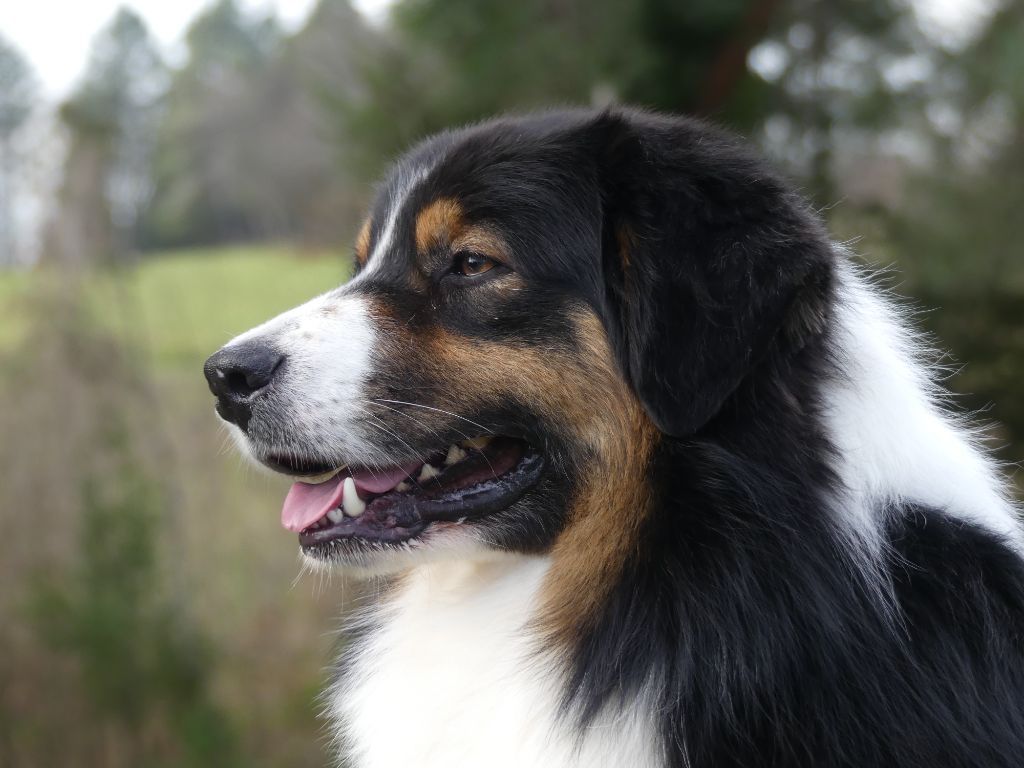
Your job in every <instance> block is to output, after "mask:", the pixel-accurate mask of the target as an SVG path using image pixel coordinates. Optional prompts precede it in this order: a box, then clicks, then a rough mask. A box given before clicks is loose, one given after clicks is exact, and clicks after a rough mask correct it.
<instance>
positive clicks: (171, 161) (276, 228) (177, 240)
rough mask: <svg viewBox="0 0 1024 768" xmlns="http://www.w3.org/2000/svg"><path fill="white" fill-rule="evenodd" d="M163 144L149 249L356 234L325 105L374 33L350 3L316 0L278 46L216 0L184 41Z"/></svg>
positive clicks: (345, 82)
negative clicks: (300, 27) (185, 45)
mask: <svg viewBox="0 0 1024 768" xmlns="http://www.w3.org/2000/svg"><path fill="white" fill-rule="evenodd" d="M187 42H188V51H189V57H188V60H187V62H186V64H185V66H184V67H183V68H182V69H181V70H180V71H179V72H178V73H176V75H175V77H174V80H173V83H172V86H171V91H170V97H169V104H168V113H167V117H166V120H165V121H164V123H163V125H162V126H161V130H160V134H159V136H160V138H159V151H158V164H157V188H156V197H155V201H154V207H153V209H152V215H151V217H150V219H149V221H148V230H147V242H148V244H150V245H154V246H155V245H180V244H189V243H208V242H221V241H229V240H239V239H241V240H252V239H263V240H266V239H286V238H303V239H314V240H328V241H331V240H336V239H338V238H339V237H341V236H343V235H344V236H347V235H348V234H350V231H351V229H352V227H353V220H354V218H355V216H356V215H357V213H356V211H357V210H358V207H359V206H358V205H354V204H353V202H352V199H353V185H352V183H351V179H350V178H349V176H348V175H346V174H345V173H344V169H343V167H342V166H341V164H340V163H339V153H338V148H337V146H335V144H334V143H333V142H332V141H330V139H331V126H330V125H329V124H327V123H326V121H325V120H324V119H323V116H324V111H323V109H322V106H321V104H322V103H323V102H324V101H326V100H328V99H331V98H339V94H348V93H351V92H353V90H354V89H355V88H356V87H357V86H356V79H357V77H356V73H357V64H356V62H357V60H358V59H359V58H360V57H362V56H364V55H366V54H367V52H368V50H369V49H370V48H371V47H372V43H373V35H372V34H371V33H370V32H369V30H368V29H367V28H366V26H365V24H364V23H363V21H362V19H361V17H360V16H359V15H358V14H357V13H356V12H355V11H354V10H353V9H352V7H351V5H350V4H349V2H348V0H323V1H322V2H321V3H319V4H318V6H317V7H316V8H315V9H314V11H313V13H312V15H311V18H310V20H309V22H308V23H307V25H306V27H305V28H304V29H303V30H302V31H300V32H299V33H298V34H297V35H295V36H294V37H292V38H290V39H287V38H285V37H284V36H283V35H282V33H281V31H280V29H279V28H278V26H277V23H276V21H275V20H274V19H273V18H272V17H270V18H263V19H259V18H253V17H250V16H247V15H246V14H245V13H243V11H242V10H241V9H240V8H239V7H238V5H237V4H236V3H235V2H234V0H220V2H218V3H217V4H215V5H214V6H213V7H211V8H210V9H209V10H208V11H207V12H206V13H205V14H203V15H202V16H200V17H199V18H197V19H196V20H195V22H193V24H192V26H191V27H190V29H189V31H188V33H187Z"/></svg>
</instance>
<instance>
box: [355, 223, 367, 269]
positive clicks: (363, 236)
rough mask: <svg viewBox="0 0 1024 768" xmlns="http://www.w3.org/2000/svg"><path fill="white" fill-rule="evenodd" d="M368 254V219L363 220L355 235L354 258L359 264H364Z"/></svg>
mask: <svg viewBox="0 0 1024 768" xmlns="http://www.w3.org/2000/svg"><path fill="white" fill-rule="evenodd" d="M369 256H370V220H369V219H367V220H366V221H364V222H363V226H361V227H360V228H359V234H358V235H357V236H356V260H357V261H358V262H359V264H360V265H363V264H366V260H367V259H368V258H369Z"/></svg>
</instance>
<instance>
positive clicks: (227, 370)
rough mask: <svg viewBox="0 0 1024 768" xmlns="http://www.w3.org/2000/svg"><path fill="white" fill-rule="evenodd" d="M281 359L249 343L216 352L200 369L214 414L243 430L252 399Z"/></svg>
mask: <svg viewBox="0 0 1024 768" xmlns="http://www.w3.org/2000/svg"><path fill="white" fill-rule="evenodd" d="M282 362H284V355H282V354H281V353H280V352H278V351H277V350H276V349H274V348H272V347H269V346H267V345H266V344H264V343H261V342H256V341H250V342H245V343H242V344H238V345H232V346H230V347H224V348H223V349H221V350H219V351H218V352H215V353H214V354H213V355H211V356H210V358H209V359H208V360H207V361H206V365H204V366H203V373H204V374H205V375H206V381H207V382H208V383H209V384H210V391H211V392H213V394H215V395H216V396H217V412H218V413H219V414H220V415H221V416H223V417H224V418H225V419H227V420H228V421H230V422H233V423H235V424H237V425H238V426H240V427H241V428H242V429H245V428H246V427H247V426H248V424H249V417H250V416H251V415H252V408H251V406H250V400H251V398H252V395H254V394H255V393H256V392H258V391H260V390H261V389H263V388H264V387H265V386H267V384H269V383H270V382H271V380H273V378H274V374H275V373H276V372H277V370H278V368H280V367H281V363H282Z"/></svg>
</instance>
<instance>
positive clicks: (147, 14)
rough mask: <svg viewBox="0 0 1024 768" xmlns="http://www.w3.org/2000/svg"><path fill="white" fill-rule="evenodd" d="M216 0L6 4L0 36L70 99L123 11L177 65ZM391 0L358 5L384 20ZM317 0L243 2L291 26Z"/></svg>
mask: <svg viewBox="0 0 1024 768" xmlns="http://www.w3.org/2000/svg"><path fill="white" fill-rule="evenodd" d="M212 2H213V0H0V35H3V37H4V38H6V40H7V41H8V42H10V43H13V44H14V46H15V47H16V48H18V50H19V51H20V52H21V53H22V55H24V56H25V57H26V58H27V59H28V61H29V63H30V64H31V65H32V67H33V69H34V70H35V72H36V77H37V78H38V80H39V83H40V86H41V88H42V91H43V94H44V95H45V96H46V97H48V98H50V99H59V98H60V97H62V96H65V95H67V93H68V92H69V91H70V89H71V87H72V86H73V85H74V83H75V81H76V80H77V78H78V77H79V75H80V74H81V73H82V70H83V69H84V67H85V62H86V60H87V58H88V54H89V45H90V43H91V42H92V38H93V36H94V35H95V34H96V33H97V32H98V31H99V30H100V29H101V28H102V27H103V26H104V25H105V24H106V23H107V22H109V21H110V20H111V19H112V18H113V16H114V14H115V13H116V12H117V9H118V8H119V7H121V6H128V7H130V8H133V9H135V11H137V12H138V13H139V15H141V16H142V17H143V18H144V19H145V21H146V23H147V24H148V25H149V28H150V32H151V33H152V34H153V36H154V37H155V38H156V39H157V41H158V42H159V43H160V45H161V47H162V48H163V51H164V53H165V54H167V55H168V56H169V57H170V58H171V60H172V61H174V60H175V53H176V52H177V53H180V48H181V40H182V37H183V33H184V31H185V28H186V27H187V26H188V23H189V22H190V21H191V20H192V19H194V18H195V17H196V15H197V14H198V13H199V12H200V11H201V10H202V9H203V8H205V7H207V6H208V5H210V4H212ZM390 2H391V0H356V1H355V2H354V5H355V6H356V7H357V8H358V9H359V10H361V11H362V12H363V13H364V14H365V15H367V16H369V17H370V18H374V19H379V18H380V17H381V16H382V15H383V13H384V11H385V10H386V8H387V6H388V5H389V4H390ZM315 4H316V0H240V5H242V7H244V8H246V9H247V10H250V11H256V12H263V13H268V12H270V11H275V12H276V13H277V15H278V17H279V18H280V19H281V21H282V22H283V23H284V25H285V27H286V28H287V29H289V30H292V29H295V28H297V27H299V26H301V24H302V23H303V22H304V21H305V20H306V17H307V16H308V15H309V12H310V11H311V10H312V8H313V6H314V5H315Z"/></svg>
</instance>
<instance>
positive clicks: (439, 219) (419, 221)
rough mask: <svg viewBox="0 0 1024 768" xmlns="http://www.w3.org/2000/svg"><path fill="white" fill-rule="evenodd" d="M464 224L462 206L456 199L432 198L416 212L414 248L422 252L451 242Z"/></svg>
mask: <svg viewBox="0 0 1024 768" xmlns="http://www.w3.org/2000/svg"><path fill="white" fill-rule="evenodd" d="M464 226H465V225H464V222H463V219H462V206H461V205H460V204H459V203H458V201H457V200H453V199H451V198H449V197H442V198H440V199H438V200H434V201H433V202H432V203H428V204H427V205H425V206H424V207H423V208H422V209H420V212H419V213H417V214H416V250H417V251H418V252H419V253H421V254H423V253H427V252H428V251H429V250H430V249H431V248H433V247H435V246H437V245H440V244H441V243H445V242H452V241H453V240H454V239H455V238H457V237H459V235H460V234H462V231H463V228H464Z"/></svg>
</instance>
